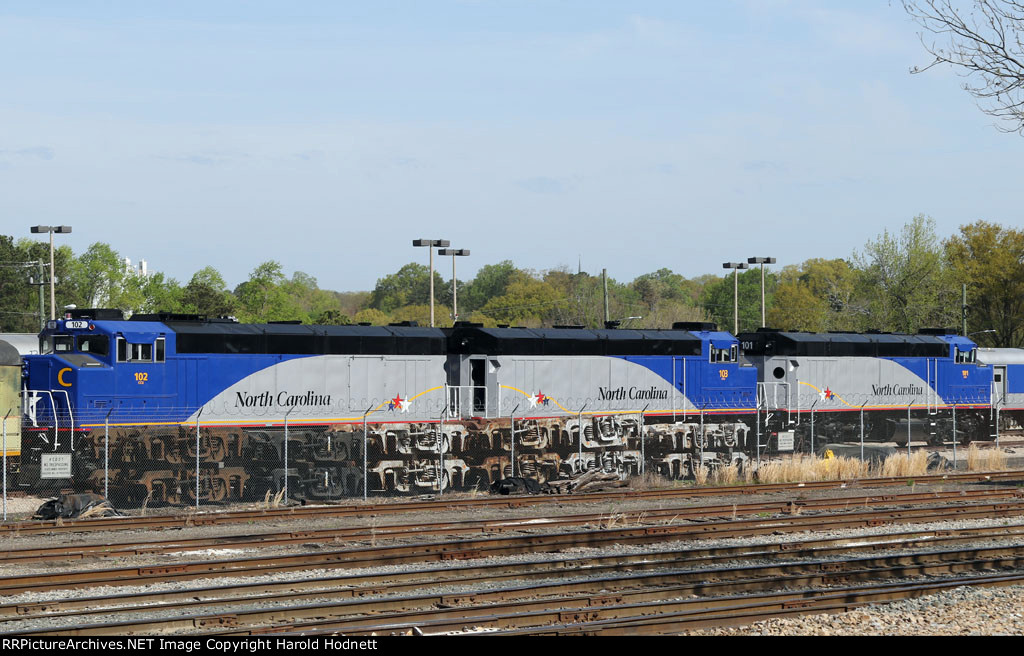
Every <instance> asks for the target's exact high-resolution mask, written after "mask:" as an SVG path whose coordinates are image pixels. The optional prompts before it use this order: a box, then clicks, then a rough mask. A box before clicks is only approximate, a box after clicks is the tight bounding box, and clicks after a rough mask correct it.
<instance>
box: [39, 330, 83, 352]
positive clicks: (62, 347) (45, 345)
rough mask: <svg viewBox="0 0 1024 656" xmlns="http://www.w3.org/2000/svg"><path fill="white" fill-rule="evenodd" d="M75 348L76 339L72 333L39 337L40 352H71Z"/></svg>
mask: <svg viewBox="0 0 1024 656" xmlns="http://www.w3.org/2000/svg"><path fill="white" fill-rule="evenodd" d="M74 348H75V341H74V338H72V337H71V335H43V336H42V337H40V338H39V352H40V353H42V354H43V355H46V354H47V353H70V352H71V351H73V350H74Z"/></svg>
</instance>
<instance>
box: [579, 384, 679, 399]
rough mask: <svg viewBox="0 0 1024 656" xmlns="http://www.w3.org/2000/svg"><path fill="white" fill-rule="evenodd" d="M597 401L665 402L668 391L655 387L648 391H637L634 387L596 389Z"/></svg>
mask: <svg viewBox="0 0 1024 656" xmlns="http://www.w3.org/2000/svg"><path fill="white" fill-rule="evenodd" d="M597 392H598V400H600V401H624V400H626V399H630V400H634V401H635V400H645V399H646V400H662V401H664V400H667V399H668V390H660V389H658V388H656V387H650V388H648V389H637V388H636V387H630V388H629V389H628V390H627V389H626V388H625V387H617V388H614V389H612V388H610V387H598V388H597Z"/></svg>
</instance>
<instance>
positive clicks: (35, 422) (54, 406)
mask: <svg viewBox="0 0 1024 656" xmlns="http://www.w3.org/2000/svg"><path fill="white" fill-rule="evenodd" d="M27 392H31V393H32V394H39V395H40V396H41V395H43V394H45V395H46V396H48V397H50V411H51V412H53V450H54V451H56V450H57V402H56V401H55V400H54V398H53V393H52V392H51V391H50V390H31V389H24V390H22V397H21V399H22V412H23V413H24V415H25V416H26V417H29V418H30V419H31V420H32V425H33V426H38V425H39V421H38V420H37V419H36V411H35V405H37V404H38V401H37V402H36V404H33V406H32V413H31V415H30V414H29V413H28V411H27V410H26V409H25V407H24V404H25V403H26V402H27V401H28V399H27V398H26V397H25V394H26V393H27ZM66 393H67V392H65V394H66ZM72 432H74V429H73V428H72ZM43 441H46V442H47V443H49V442H48V441H47V440H46V436H45V435H44V436H43Z"/></svg>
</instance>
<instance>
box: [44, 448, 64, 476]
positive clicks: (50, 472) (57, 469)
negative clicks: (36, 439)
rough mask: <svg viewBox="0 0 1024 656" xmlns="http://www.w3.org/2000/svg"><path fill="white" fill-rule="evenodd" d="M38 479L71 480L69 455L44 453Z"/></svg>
mask: <svg viewBox="0 0 1024 656" xmlns="http://www.w3.org/2000/svg"><path fill="white" fill-rule="evenodd" d="M40 465H41V468H40V471H39V478H71V454H70V453H44V454H42V459H41V462H40Z"/></svg>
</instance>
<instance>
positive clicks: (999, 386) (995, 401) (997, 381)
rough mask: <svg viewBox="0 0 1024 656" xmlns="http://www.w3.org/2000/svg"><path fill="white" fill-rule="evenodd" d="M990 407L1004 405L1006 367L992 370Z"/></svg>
mask: <svg viewBox="0 0 1024 656" xmlns="http://www.w3.org/2000/svg"><path fill="white" fill-rule="evenodd" d="M992 405H993V407H997V408H998V407H1002V406H1004V405H1006V366H1005V365H1004V366H1001V367H993V368H992Z"/></svg>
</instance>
